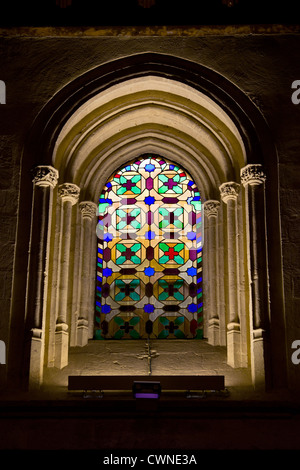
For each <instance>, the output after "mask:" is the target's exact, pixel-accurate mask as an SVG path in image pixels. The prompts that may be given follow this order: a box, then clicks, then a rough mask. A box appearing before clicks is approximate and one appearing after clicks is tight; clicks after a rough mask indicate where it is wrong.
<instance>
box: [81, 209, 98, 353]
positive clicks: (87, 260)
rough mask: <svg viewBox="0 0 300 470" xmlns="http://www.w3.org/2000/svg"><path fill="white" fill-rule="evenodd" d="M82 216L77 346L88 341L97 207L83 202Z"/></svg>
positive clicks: (83, 344)
mask: <svg viewBox="0 0 300 470" xmlns="http://www.w3.org/2000/svg"><path fill="white" fill-rule="evenodd" d="M79 208H80V211H81V215H82V237H83V239H82V259H81V282H80V301H79V317H78V324H77V345H78V346H85V345H86V344H87V343H88V339H89V315H90V305H91V303H90V296H91V295H92V286H91V282H92V280H93V277H92V276H91V262H92V260H91V254H92V255H93V258H94V259H95V253H93V250H92V246H93V243H92V236H95V231H96V224H94V223H93V222H94V219H95V216H96V211H97V205H96V204H95V203H93V202H90V201H84V202H81V203H80V204H79Z"/></svg>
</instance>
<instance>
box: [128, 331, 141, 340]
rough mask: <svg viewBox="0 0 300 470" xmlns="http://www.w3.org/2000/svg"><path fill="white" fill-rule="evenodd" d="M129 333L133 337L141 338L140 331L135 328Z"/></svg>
mask: <svg viewBox="0 0 300 470" xmlns="http://www.w3.org/2000/svg"><path fill="white" fill-rule="evenodd" d="M129 335H130V336H131V338H133V339H140V335H139V333H138V332H137V331H135V330H130V332H129Z"/></svg>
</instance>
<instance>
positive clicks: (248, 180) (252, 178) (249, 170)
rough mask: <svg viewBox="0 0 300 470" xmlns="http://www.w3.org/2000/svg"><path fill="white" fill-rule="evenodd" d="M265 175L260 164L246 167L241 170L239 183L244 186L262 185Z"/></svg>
mask: <svg viewBox="0 0 300 470" xmlns="http://www.w3.org/2000/svg"><path fill="white" fill-rule="evenodd" d="M265 180H266V175H265V173H264V171H263V167H262V165H260V164H255V165H251V164H250V165H247V166H245V167H244V168H242V169H241V181H242V183H243V185H244V186H246V185H247V184H251V185H258V184H262V183H264V182H265Z"/></svg>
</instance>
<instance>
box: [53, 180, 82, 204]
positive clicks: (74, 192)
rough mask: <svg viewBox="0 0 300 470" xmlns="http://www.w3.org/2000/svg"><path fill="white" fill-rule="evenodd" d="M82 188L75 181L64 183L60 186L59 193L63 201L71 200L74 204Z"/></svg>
mask: <svg viewBox="0 0 300 470" xmlns="http://www.w3.org/2000/svg"><path fill="white" fill-rule="evenodd" d="M79 193H80V188H79V187H78V186H77V185H76V184H73V183H63V184H61V185H60V186H59V187H58V194H59V196H60V197H61V198H62V200H63V201H70V202H71V203H72V206H73V205H74V204H76V203H77V202H78V199H79Z"/></svg>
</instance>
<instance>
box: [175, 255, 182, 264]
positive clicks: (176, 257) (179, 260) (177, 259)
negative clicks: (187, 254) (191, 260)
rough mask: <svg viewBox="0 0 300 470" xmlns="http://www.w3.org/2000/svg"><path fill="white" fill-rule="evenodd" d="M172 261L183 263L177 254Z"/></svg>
mask: <svg viewBox="0 0 300 470" xmlns="http://www.w3.org/2000/svg"><path fill="white" fill-rule="evenodd" d="M174 261H175V263H177V264H183V263H184V259H183V258H182V257H181V256H179V255H176V256H174Z"/></svg>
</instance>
